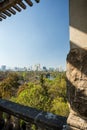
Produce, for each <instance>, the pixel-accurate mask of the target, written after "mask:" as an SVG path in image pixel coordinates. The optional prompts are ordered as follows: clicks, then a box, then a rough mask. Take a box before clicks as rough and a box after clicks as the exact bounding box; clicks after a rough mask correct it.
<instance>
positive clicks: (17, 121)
mask: <svg viewBox="0 0 87 130" xmlns="http://www.w3.org/2000/svg"><path fill="white" fill-rule="evenodd" d="M13 130H20V119H19V118H17V117H13Z"/></svg>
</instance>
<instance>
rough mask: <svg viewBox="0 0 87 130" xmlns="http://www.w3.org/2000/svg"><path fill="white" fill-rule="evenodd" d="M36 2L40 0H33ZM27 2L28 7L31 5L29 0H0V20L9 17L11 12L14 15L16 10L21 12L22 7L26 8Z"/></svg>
mask: <svg viewBox="0 0 87 130" xmlns="http://www.w3.org/2000/svg"><path fill="white" fill-rule="evenodd" d="M35 1H36V2H37V3H39V2H40V0H35ZM25 3H27V4H28V5H29V6H30V7H31V6H33V2H32V1H31V0H0V21H2V20H3V19H6V18H7V17H10V16H11V15H12V14H13V15H15V14H16V12H21V10H22V9H26V7H27V6H26V4H25Z"/></svg>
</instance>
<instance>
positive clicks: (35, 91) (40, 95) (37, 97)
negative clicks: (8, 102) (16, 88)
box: [16, 83, 50, 111]
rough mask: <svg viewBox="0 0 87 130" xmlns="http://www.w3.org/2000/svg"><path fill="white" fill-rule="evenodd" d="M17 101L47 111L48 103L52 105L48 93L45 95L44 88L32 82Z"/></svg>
mask: <svg viewBox="0 0 87 130" xmlns="http://www.w3.org/2000/svg"><path fill="white" fill-rule="evenodd" d="M31 86H32V87H31ZM16 102H17V103H21V104H23V105H27V106H31V107H33V108H38V109H42V110H45V111H47V110H48V109H49V107H48V105H50V100H49V98H48V97H47V95H44V89H43V88H42V87H41V86H40V85H34V84H31V83H30V84H28V86H27V87H26V89H24V90H23V91H22V92H21V93H19V95H18V97H17V99H16Z"/></svg>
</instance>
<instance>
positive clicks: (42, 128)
mask: <svg viewBox="0 0 87 130" xmlns="http://www.w3.org/2000/svg"><path fill="white" fill-rule="evenodd" d="M3 113H5V114H6V116H5V117H4V120H3V116H2V115H3ZM12 117H13V120H14V121H12ZM21 119H22V120H23V121H24V122H25V125H24V126H20V120H21ZM0 120H1V121H2V122H1V121H0V130H32V128H31V127H32V125H34V126H35V128H36V129H35V130H65V129H66V128H65V127H66V120H67V118H66V117H62V116H58V115H54V114H52V113H48V112H44V111H41V110H37V109H35V108H31V107H27V106H23V105H20V104H17V103H14V102H11V101H7V100H4V99H0ZM2 127H3V129H2Z"/></svg>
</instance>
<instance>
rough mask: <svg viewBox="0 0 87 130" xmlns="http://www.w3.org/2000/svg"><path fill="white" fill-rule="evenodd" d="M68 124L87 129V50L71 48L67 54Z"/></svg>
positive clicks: (80, 129)
mask: <svg viewBox="0 0 87 130" xmlns="http://www.w3.org/2000/svg"><path fill="white" fill-rule="evenodd" d="M67 96H68V101H69V104H70V115H69V118H68V121H67V122H68V124H69V125H70V126H71V127H72V130H74V129H76V128H78V129H77V130H87V50H86V49H81V48H74V49H71V51H70V53H69V54H68V56H67Z"/></svg>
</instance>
